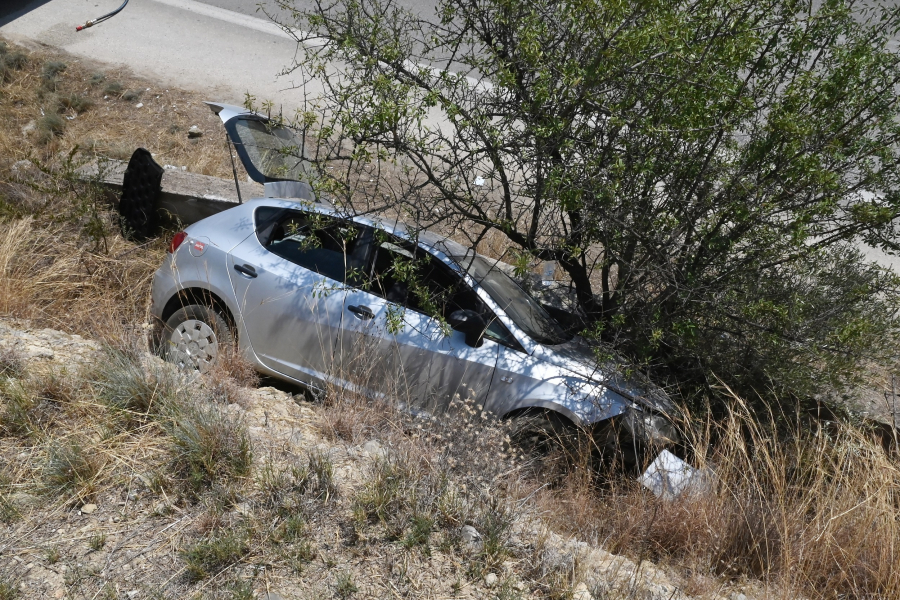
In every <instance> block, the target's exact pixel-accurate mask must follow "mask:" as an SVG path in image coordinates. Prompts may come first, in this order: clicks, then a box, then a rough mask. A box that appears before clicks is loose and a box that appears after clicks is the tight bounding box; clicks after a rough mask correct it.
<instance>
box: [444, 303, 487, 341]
mask: <svg viewBox="0 0 900 600" xmlns="http://www.w3.org/2000/svg"><path fill="white" fill-rule="evenodd" d="M447 322H448V323H450V327H451V329H453V330H455V331H461V332H462V333H464V334H466V344H467V345H469V346H472V347H473V348H478V347H479V346H481V345H482V344H483V343H484V340H483V339H482V337H483V336H484V330H485V329H487V323H485V322H484V319H483V318H482V317H481V315H479V314H478V313H477V312H475V311H474V310H467V309H462V310H455V311H453V312H452V313H450V316H448V317H447Z"/></svg>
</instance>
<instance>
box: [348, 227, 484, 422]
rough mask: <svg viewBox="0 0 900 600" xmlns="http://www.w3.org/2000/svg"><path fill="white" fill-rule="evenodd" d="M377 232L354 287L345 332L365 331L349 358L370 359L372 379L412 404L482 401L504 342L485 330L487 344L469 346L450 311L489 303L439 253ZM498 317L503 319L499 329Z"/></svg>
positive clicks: (431, 406)
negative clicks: (362, 277)
mask: <svg viewBox="0 0 900 600" xmlns="http://www.w3.org/2000/svg"><path fill="white" fill-rule="evenodd" d="M371 239H372V240H373V242H372V243H373V248H372V250H371V251H370V252H369V254H370V256H371V266H370V268H369V271H368V275H369V276H368V279H367V280H366V281H367V285H366V286H365V287H366V289H358V290H353V291H348V295H347V297H346V298H347V299H346V305H345V311H344V326H343V334H344V335H345V336H348V339H351V338H353V336H354V335H356V336H359V337H357V338H355V339H357V340H358V341H357V342H355V343H356V344H357V345H356V348H357V349H354V350H353V351H352V356H353V357H354V358H350V359H345V364H347V362H348V361H349V360H358V361H360V362H361V363H362V364H365V365H367V367H366V368H368V371H369V373H370V374H371V375H370V376H369V377H368V379H367V381H369V382H371V384H372V385H374V386H377V387H378V389H379V391H381V392H383V393H386V394H391V395H392V396H393V397H396V398H398V399H399V400H400V401H401V402H402V403H404V404H406V405H407V406H410V407H415V408H418V409H424V410H428V411H436V412H439V411H441V410H443V408H445V407H446V406H447V405H448V404H449V402H450V400H452V399H453V398H454V397H456V396H459V397H460V399H462V400H472V401H474V402H479V403H480V402H483V400H484V398H485V396H486V395H487V392H488V389H489V387H490V385H491V378H492V376H493V372H494V367H495V365H496V362H497V354H498V349H499V346H498V342H497V341H496V340H495V339H488V338H487V337H486V339H485V340H484V343H483V344H482V345H481V346H479V347H477V348H473V347H470V346H468V345H467V344H466V343H465V336H464V335H463V334H462V333H460V332H456V331H452V330H450V329H449V327H447V326H446V314H445V313H447V314H449V312H451V311H452V310H456V309H459V308H472V309H476V310H478V311H479V312H482V313H483V312H484V310H486V307H484V305H483V303H480V301H479V300H478V298H477V295H476V294H475V293H474V292H473V291H472V290H471V289H469V288H468V286H465V282H464V281H462V279H461V278H460V277H459V275H458V274H456V273H454V272H453V271H452V269H450V268H449V267H448V266H447V265H444V264H443V263H442V262H441V261H440V260H439V259H437V258H436V257H434V256H431V255H430V254H428V253H426V252H424V251H422V250H420V249H417V248H416V247H415V246H414V245H412V244H409V243H408V242H404V241H401V240H398V239H396V238H394V237H393V236H387V235H386V234H384V233H383V232H376V233H375V234H374V235H373V236H372V238H371ZM351 307H356V308H357V309H365V310H366V318H365V319H359V318H358V317H359V315H358V314H357V313H354V314H351V312H352V311H351ZM369 314H371V316H369ZM363 321H364V323H363ZM497 325H499V321H497V324H496V325H494V326H493V329H496V327H497ZM499 326H500V327H502V325H499ZM491 335H492V334H491ZM351 347H353V346H352V344H344V348H351ZM360 348H366V350H365V351H360V350H359V349H360ZM366 356H369V357H378V361H377V363H374V362H373V361H368V362H367V360H366V358H365V357H366ZM375 364H377V365H378V366H377V368H373V367H374V365H375Z"/></svg>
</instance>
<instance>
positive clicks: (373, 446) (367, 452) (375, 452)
mask: <svg viewBox="0 0 900 600" xmlns="http://www.w3.org/2000/svg"><path fill="white" fill-rule="evenodd" d="M360 453H361V454H362V455H363V456H368V457H369V458H384V457H385V456H387V450H385V449H384V447H383V446H382V445H381V444H380V443H379V442H378V440H369V441H368V442H366V443H365V444H363V445H362V447H361V448H360Z"/></svg>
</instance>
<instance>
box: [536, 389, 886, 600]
mask: <svg viewBox="0 0 900 600" xmlns="http://www.w3.org/2000/svg"><path fill="white" fill-rule="evenodd" d="M732 400H733V403H732V404H731V406H730V407H729V408H728V412H727V418H725V419H723V420H722V421H718V422H713V421H708V422H705V423H700V424H699V425H698V426H697V427H695V429H694V431H693V435H692V437H690V439H689V442H688V446H689V450H690V451H691V454H692V455H693V457H692V459H691V460H692V462H693V463H694V464H695V465H696V466H698V467H700V468H703V469H707V470H708V472H709V473H712V474H713V475H712V477H711V479H710V481H711V484H710V486H709V487H708V488H707V489H705V490H703V489H701V490H698V491H697V492H696V493H692V494H685V495H683V496H682V497H679V498H676V499H674V500H661V499H658V498H656V497H655V496H653V494H652V493H650V492H649V491H648V490H646V489H644V488H643V487H642V486H641V485H640V484H639V483H638V482H637V481H635V480H633V479H624V478H614V479H612V480H607V481H605V482H604V484H603V485H602V486H599V487H597V486H595V485H594V484H593V483H592V482H588V481H587V480H586V479H585V478H584V477H581V476H579V475H578V474H577V473H576V474H573V475H572V476H570V477H568V479H567V480H566V481H565V482H564V483H563V484H562V485H561V486H560V487H559V488H557V489H556V490H552V491H549V492H544V496H543V497H542V498H541V499H540V501H539V502H540V503H541V505H542V506H544V507H545V508H547V509H549V510H548V514H549V515H551V520H552V521H553V522H554V525H556V526H557V527H559V528H561V529H563V530H568V531H569V532H571V533H573V534H577V535H579V536H581V537H583V538H586V539H590V540H592V541H595V542H596V543H602V544H603V545H604V546H606V547H607V548H608V549H610V550H611V551H613V552H619V553H625V554H628V555H631V556H632V557H633V558H637V559H639V560H644V559H649V560H654V561H663V562H666V563H670V564H675V565H679V566H681V567H684V568H686V570H687V572H691V573H699V574H702V575H706V576H709V577H712V578H716V579H721V578H725V579H732V578H733V579H744V578H751V579H759V580H760V581H761V582H762V583H763V584H764V585H765V586H766V587H767V588H768V590H769V593H770V594H771V595H773V596H776V597H786V598H794V597H798V596H803V597H807V598H838V597H840V598H896V597H900V548H898V546H897V540H898V539H900V503H898V498H900V496H898V493H900V465H898V460H897V456H896V455H895V454H891V453H889V452H887V451H886V450H885V449H884V448H883V447H882V445H881V444H880V442H879V441H878V440H876V439H874V438H873V437H872V436H871V435H869V434H868V433H867V432H865V431H863V430H860V429H858V428H856V427H854V426H853V425H850V424H846V423H835V422H819V423H810V422H808V421H807V422H801V421H800V420H796V421H794V423H795V426H794V428H793V430H787V431H786V428H785V426H784V423H785V420H786V416H785V415H776V414H774V413H773V414H771V415H770V418H769V419H768V421H760V420H759V419H758V415H753V414H752V413H751V411H750V409H749V408H748V406H747V405H746V404H745V403H744V402H743V401H742V400H741V399H740V398H737V397H736V396H732ZM688 433H689V434H690V432H688Z"/></svg>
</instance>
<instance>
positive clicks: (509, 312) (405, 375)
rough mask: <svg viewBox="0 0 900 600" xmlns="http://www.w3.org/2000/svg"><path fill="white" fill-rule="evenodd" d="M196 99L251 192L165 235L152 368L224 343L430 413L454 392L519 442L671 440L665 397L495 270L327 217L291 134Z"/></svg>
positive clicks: (287, 375) (275, 370)
mask: <svg viewBox="0 0 900 600" xmlns="http://www.w3.org/2000/svg"><path fill="white" fill-rule="evenodd" d="M208 104H210V106H211V107H212V108H213V110H214V111H215V112H216V113H217V114H218V115H219V116H220V117H221V118H222V120H223V122H224V124H225V128H226V130H227V132H228V134H229V138H230V139H231V141H232V142H233V143H234V146H235V148H236V150H237V154H238V156H239V157H240V159H241V160H242V162H243V163H244V166H245V167H246V169H247V172H248V173H249V174H250V176H251V177H252V178H254V179H256V180H257V181H260V182H262V183H264V184H265V189H266V197H264V198H256V199H253V200H249V201H247V202H244V203H242V204H240V205H238V206H236V207H234V208H231V209H229V210H225V211H224V212H220V213H219V214H215V215H213V216H211V217H208V218H206V219H203V220H201V221H199V222H197V223H194V224H192V225H190V226H189V227H187V228H186V229H185V230H184V231H182V232H180V233H178V234H176V235H175V236H174V238H173V239H172V241H171V244H170V246H169V254H168V256H167V258H166V260H165V261H164V263H163V264H162V266H161V267H160V268H159V270H158V271H157V272H156V274H155V275H154V277H153V283H152V303H151V308H150V312H151V314H152V316H153V317H154V319H155V322H156V328H155V333H154V344H155V346H156V348H157V349H158V351H159V352H160V353H161V354H162V355H163V356H164V357H165V358H166V359H167V360H169V361H171V362H173V363H176V364H179V365H181V366H183V367H186V368H191V369H198V370H199V371H201V372H203V371H207V370H209V369H210V368H212V366H214V365H215V364H216V362H217V360H219V359H220V358H221V357H222V356H223V354H224V353H225V352H227V351H229V349H230V348H232V347H236V348H237V349H238V350H239V352H240V353H241V354H242V355H243V356H244V357H245V358H246V359H247V360H248V361H250V362H251V363H252V364H253V366H254V367H255V368H256V369H257V370H258V371H259V372H261V373H263V374H265V375H268V376H271V377H274V378H278V379H281V380H284V381H287V382H293V383H296V384H300V385H302V386H305V387H306V388H308V389H311V390H322V389H324V388H326V386H339V387H342V388H346V389H351V390H354V391H356V392H359V393H362V394H366V395H369V396H373V397H378V396H386V397H391V398H395V399H397V400H398V401H399V402H400V403H401V404H402V405H403V406H404V407H406V408H408V409H409V410H413V411H427V412H429V413H431V414H438V413H441V412H442V411H443V410H445V409H446V408H447V407H448V406H449V405H450V404H451V401H452V400H453V399H454V398H461V399H464V400H467V401H471V402H472V403H473V406H477V407H479V409H481V410H484V411H487V412H489V413H491V414H493V415H496V416H497V417H499V418H515V419H516V421H514V422H513V423H514V424H515V425H514V429H516V428H517V429H518V430H521V431H526V432H532V433H533V432H537V433H540V432H542V431H543V432H545V433H547V434H552V433H555V432H558V431H559V429H560V428H561V427H565V426H582V427H592V428H597V429H603V431H604V432H606V433H605V435H607V438H608V437H609V434H610V433H611V432H615V434H616V436H624V438H625V439H626V440H628V443H632V444H633V445H635V446H637V445H640V446H641V447H650V446H652V447H660V446H664V445H666V444H668V443H670V442H671V441H673V440H675V439H676V438H677V434H676V432H675V429H674V427H673V425H672V422H671V420H670V416H671V414H673V407H672V404H671V402H670V400H669V398H668V397H667V396H666V395H665V394H664V393H663V392H662V391H661V390H659V389H658V388H656V387H654V386H652V385H651V384H649V383H648V382H646V381H644V382H642V383H641V384H638V383H636V382H635V381H633V380H630V379H625V378H623V377H622V376H621V375H620V374H618V373H617V372H616V369H614V368H612V367H609V368H603V367H600V366H598V362H597V360H596V358H595V356H594V353H593V352H592V350H591V348H590V347H589V346H588V345H587V344H586V343H585V341H584V340H582V339H580V338H579V337H577V336H573V335H572V334H570V333H567V331H566V330H565V329H563V327H562V326H560V324H559V323H557V322H556V321H555V320H554V319H553V318H552V317H551V316H550V314H548V312H547V311H546V310H545V309H544V308H543V307H542V306H541V304H540V303H539V302H538V301H537V300H535V299H534V298H533V297H532V296H531V295H529V294H528V293H527V292H526V291H525V290H524V289H523V288H522V287H520V286H519V285H518V284H517V283H516V281H515V280H514V279H513V278H512V277H510V275H509V274H508V268H504V267H503V265H501V264H500V263H498V261H496V260H494V259H491V258H488V257H485V256H482V255H479V254H476V253H474V252H473V251H472V250H470V249H468V248H465V247H463V246H462V245H460V244H457V243H455V242H453V241H452V240H450V239H447V238H446V237H442V236H440V235H436V234H434V233H430V232H428V231H419V230H414V229H412V228H408V227H406V226H404V224H402V223H400V222H397V221H387V220H378V219H371V218H365V217H360V216H352V215H345V214H342V213H341V212H340V211H339V210H337V209H336V208H334V207H333V206H331V205H330V204H329V203H328V202H326V201H324V200H322V199H319V198H316V197H315V196H314V194H313V191H312V189H311V187H310V186H309V185H308V184H306V183H304V182H302V181H301V179H302V178H303V176H304V173H303V171H304V164H303V160H302V159H301V158H297V156H298V155H299V156H302V152H299V153H298V152H286V151H285V148H290V147H291V145H292V144H293V145H295V146H299V145H300V144H302V141H301V140H299V139H298V138H296V137H293V135H294V134H293V133H292V132H291V131H290V130H288V129H287V128H284V127H280V126H277V125H275V124H273V123H270V122H268V119H267V118H266V117H264V116H261V115H258V114H255V113H251V112H248V111H245V110H243V109H241V108H238V107H232V106H228V105H223V104H218V103H208ZM612 425H615V427H612ZM606 426H609V427H606ZM602 443H606V442H601V444H602ZM616 443H621V440H620V439H619V438H618V437H617V439H616Z"/></svg>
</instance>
